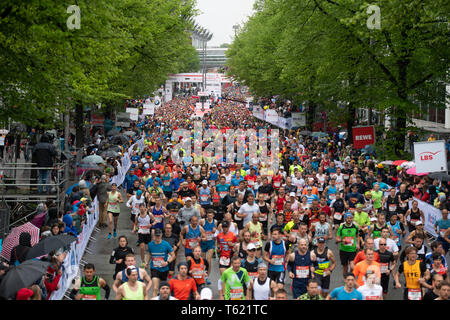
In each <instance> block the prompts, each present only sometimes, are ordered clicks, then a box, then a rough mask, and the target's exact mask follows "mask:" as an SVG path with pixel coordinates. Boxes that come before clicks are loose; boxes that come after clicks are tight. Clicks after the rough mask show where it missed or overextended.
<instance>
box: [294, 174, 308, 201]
mask: <svg viewBox="0 0 450 320" xmlns="http://www.w3.org/2000/svg"><path fill="white" fill-rule="evenodd" d="M305 183H306V182H305V180H304V179H303V177H302V174H301V173H300V171H297V173H296V174H295V175H294V176H293V177H292V184H293V185H294V186H296V187H297V196H300V195H301V193H302V190H303V187H304V186H305Z"/></svg>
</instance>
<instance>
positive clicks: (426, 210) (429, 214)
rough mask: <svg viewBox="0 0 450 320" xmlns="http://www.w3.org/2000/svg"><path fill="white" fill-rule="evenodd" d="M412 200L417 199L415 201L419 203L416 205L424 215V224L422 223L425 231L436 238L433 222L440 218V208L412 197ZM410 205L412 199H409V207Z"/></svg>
mask: <svg viewBox="0 0 450 320" xmlns="http://www.w3.org/2000/svg"><path fill="white" fill-rule="evenodd" d="M414 200H417V202H418V203H419V205H418V207H419V209H420V210H422V211H423V215H424V216H425V225H424V229H425V231H426V232H428V233H429V234H431V235H432V236H433V237H435V238H437V237H438V234H437V233H436V231H435V230H434V224H435V223H436V221H438V220H440V219H442V213H441V210H439V209H438V208H436V207H434V206H432V205H430V204H428V203H426V202H423V201H420V200H419V199H417V198H414ZM411 206H412V200H411V201H409V207H410V208H411ZM410 217H411V216H410V215H409V216H408V221H409V220H410Z"/></svg>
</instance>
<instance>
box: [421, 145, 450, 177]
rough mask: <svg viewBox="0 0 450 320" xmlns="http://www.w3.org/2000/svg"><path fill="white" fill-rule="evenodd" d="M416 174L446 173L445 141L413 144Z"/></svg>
mask: <svg viewBox="0 0 450 320" xmlns="http://www.w3.org/2000/svg"><path fill="white" fill-rule="evenodd" d="M414 162H415V163H416V172H417V173H427V172H439V171H447V152H446V150H445V141H444V140H439V141H427V142H414Z"/></svg>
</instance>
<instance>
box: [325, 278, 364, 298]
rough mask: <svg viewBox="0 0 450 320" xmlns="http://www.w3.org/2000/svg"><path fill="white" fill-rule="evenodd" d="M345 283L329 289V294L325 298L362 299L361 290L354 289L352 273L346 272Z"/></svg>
mask: <svg viewBox="0 0 450 320" xmlns="http://www.w3.org/2000/svg"><path fill="white" fill-rule="evenodd" d="M344 282H345V285H343V286H342V287H338V288H336V289H334V290H333V291H331V293H330V295H329V296H328V297H327V298H326V300H332V299H336V300H362V299H363V296H362V294H361V292H359V291H358V290H356V288H355V284H356V281H355V276H354V275H353V273H347V274H346V275H345V276H344Z"/></svg>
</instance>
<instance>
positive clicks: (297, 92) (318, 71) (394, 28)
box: [227, 0, 450, 158]
mask: <svg viewBox="0 0 450 320" xmlns="http://www.w3.org/2000/svg"><path fill="white" fill-rule="evenodd" d="M373 5H376V7H375V9H372V8H373V7H374V6H373ZM254 9H255V13H254V14H253V15H252V16H251V17H250V18H249V20H248V21H247V22H246V23H245V25H243V26H241V28H240V31H239V33H238V34H237V36H236V38H235V40H234V42H233V43H232V45H231V46H230V48H229V50H228V51H227V56H228V67H229V68H228V73H229V75H230V76H232V77H234V78H235V79H236V80H238V81H240V82H241V83H243V84H246V85H248V86H249V88H250V90H251V91H252V93H254V94H255V95H256V96H262V97H270V96H274V95H280V96H281V98H286V99H290V100H292V101H293V103H294V104H299V103H304V104H306V105H308V106H309V109H310V110H313V111H315V110H317V108H320V109H321V110H327V111H328V114H329V115H330V118H331V120H333V121H334V122H335V123H346V124H347V127H348V129H349V133H350V134H351V128H352V127H353V125H354V123H355V118H356V110H357V109H358V108H370V109H371V110H378V111H380V112H383V113H384V114H386V115H387V116H389V117H390V120H391V123H392V128H391V130H388V132H386V134H387V142H386V141H384V145H385V148H384V150H385V153H386V155H388V156H390V157H396V158H402V157H404V156H405V154H404V143H405V134H406V133H407V130H408V127H409V126H410V116H409V115H410V114H411V113H412V112H413V111H414V110H417V109H418V107H419V105H420V104H430V105H432V106H435V107H444V106H445V90H436V87H439V86H440V87H442V86H444V85H445V84H446V83H448V69H449V64H448V63H449V48H450V46H449V44H450V43H449V39H450V38H449V35H450V33H449V30H450V29H449V24H448V20H447V19H448V13H449V12H450V2H448V1H445V0H378V1H376V2H373V3H368V2H366V1H363V0H257V1H256V3H255V7H254ZM368 9H369V10H368ZM377 9H380V10H379V11H378V10H377ZM377 23H379V25H377ZM442 92H444V94H442ZM350 138H351V137H350Z"/></svg>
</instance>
